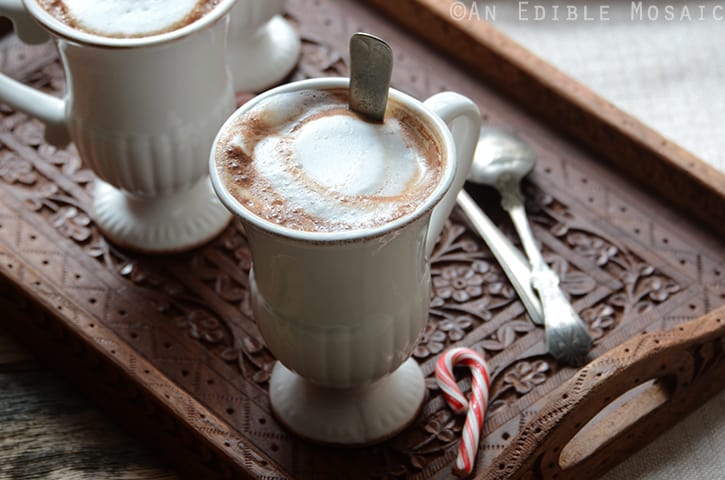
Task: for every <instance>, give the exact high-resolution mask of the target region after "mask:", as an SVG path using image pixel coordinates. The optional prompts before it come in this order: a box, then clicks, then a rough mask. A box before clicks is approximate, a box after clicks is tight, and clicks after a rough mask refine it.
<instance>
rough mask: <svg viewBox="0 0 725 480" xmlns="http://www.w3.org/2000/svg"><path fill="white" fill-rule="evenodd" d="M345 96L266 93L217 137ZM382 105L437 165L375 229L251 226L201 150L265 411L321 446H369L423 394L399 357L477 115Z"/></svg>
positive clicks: (413, 330) (451, 97)
mask: <svg viewBox="0 0 725 480" xmlns="http://www.w3.org/2000/svg"><path fill="white" fill-rule="evenodd" d="M347 86H348V79H346V78H321V79H313V80H306V81H301V82H295V83H292V84H287V85H284V86H282V87H278V88H275V89H273V90H270V91H268V92H266V93H264V94H262V95H260V96H258V97H256V98H255V99H252V100H250V101H249V102H248V103H247V104H245V105H244V106H242V107H241V108H240V109H239V110H237V112H235V114H233V115H232V116H231V117H230V119H229V120H228V121H227V122H226V123H225V125H224V126H223V127H222V129H221V130H222V131H224V130H225V129H226V128H227V127H229V126H231V125H233V124H234V122H236V121H238V120H237V119H238V118H239V116H240V115H242V114H243V113H244V112H246V111H247V110H249V109H250V108H252V107H253V106H254V105H256V104H257V103H258V102H259V101H261V100H263V99H265V98H267V97H269V96H274V95H278V94H281V93H286V92H291V91H296V90H300V89H340V88H347ZM390 96H391V98H392V100H393V101H395V102H397V103H399V104H400V105H402V106H403V107H404V108H405V109H406V110H407V111H410V112H412V115H413V116H414V118H415V119H416V121H417V122H421V123H422V124H424V125H426V126H427V127H428V130H429V131H431V132H432V133H433V134H434V135H433V136H434V137H435V139H436V140H435V141H436V142H437V143H438V147H439V150H440V152H441V156H442V159H443V160H442V162H441V163H442V165H443V167H442V174H441V178H440V181H439V182H438V184H437V185H436V186H435V188H434V189H433V190H432V191H431V192H430V194H429V195H428V197H427V198H426V199H425V200H424V201H423V203H422V204H421V205H420V206H419V207H418V208H416V210H415V211H413V212H411V213H410V214H408V215H405V216H403V217H401V218H398V219H396V220H394V221H392V222H389V223H386V224H384V225H382V226H380V227H377V228H371V229H366V230H357V231H337V232H305V231H299V230H291V229H289V228H285V227H282V226H280V225H278V224H275V223H272V222H269V221H266V220H263V219H261V218H260V217H257V216H256V215H254V214H253V213H250V212H249V211H248V210H246V209H245V208H244V206H243V205H242V204H240V203H239V202H238V201H237V200H236V199H235V198H234V197H233V196H232V195H231V194H230V193H229V191H228V190H227V189H226V188H225V187H224V184H223V183H222V182H221V181H220V177H219V175H218V172H217V167H216V163H215V158H214V151H215V150H216V147H212V156H211V160H210V161H211V164H210V171H211V179H212V185H213V186H214V189H215V190H216V192H217V194H218V195H219V196H220V199H221V200H222V202H223V203H224V204H225V205H226V206H227V207H228V208H229V209H230V210H231V211H232V212H233V213H234V214H236V215H238V216H240V217H241V219H242V222H243V224H244V228H245V232H246V234H247V238H248V241H249V246H250V250H251V255H252V265H253V266H252V271H251V272H250V286H251V294H252V306H253V311H254V315H255V319H256V322H257V324H258V325H259V328H260V331H261V332H262V335H263V337H264V339H265V341H266V343H267V345H268V347H269V349H270V350H271V352H272V353H273V354H274V355H275V356H276V358H277V359H279V361H280V363H278V364H277V366H276V367H275V369H274V372H273V374H272V378H271V380H270V402H271V406H272V409H273V411H274V412H275V414H276V416H277V417H278V418H279V420H280V421H281V422H282V423H283V424H285V425H287V427H289V428H290V429H291V430H292V431H294V432H296V433H298V434H300V435H301V436H304V437H306V438H310V439H313V440H316V441H321V442H325V443H331V444H348V445H349V444H353V445H360V444H367V443H371V442H376V441H379V440H382V439H385V438H388V437H389V436H391V435H393V434H395V433H396V432H398V431H400V430H401V429H402V428H404V427H405V426H406V425H407V424H408V423H409V422H411V421H412V420H413V419H414V418H415V416H416V414H417V412H418V409H419V408H420V406H421V404H422V402H423V400H424V397H425V386H424V379H423V375H422V373H421V371H420V368H419V367H418V364H417V363H416V362H415V361H414V360H412V359H410V355H411V352H412V351H413V348H414V347H415V343H416V340H417V338H418V335H419V334H420V333H421V331H422V330H423V329H424V327H425V325H426V323H427V321H428V305H429V301H430V254H431V251H432V249H433V246H434V244H435V242H436V240H437V238H438V235H439V233H440V231H441V229H442V227H443V224H444V222H445V221H446V219H447V217H448V214H449V213H450V211H451V209H452V207H453V205H454V203H455V200H456V194H457V192H458V191H459V190H460V189H461V188H462V186H463V183H464V182H465V179H466V176H467V174H468V170H469V168H470V165H471V160H472V157H473V151H474V149H475V145H476V142H477V139H478V132H479V128H480V122H481V120H480V116H479V112H478V108H477V107H476V105H475V104H474V103H473V102H471V101H470V100H469V99H467V98H465V97H462V96H461V95H458V94H455V93H451V92H446V93H440V94H437V95H434V96H433V97H431V98H429V99H428V100H426V101H425V102H420V101H418V100H416V99H414V98H412V97H410V96H408V95H405V94H403V93H401V92H399V91H396V90H392V89H391V90H390ZM449 125H450V126H451V127H449ZM221 135H222V133H221V132H220V134H219V135H218V136H217V140H216V141H215V144H216V143H217V142H218V141H219V139H220V137H221ZM332 154H333V155H334V153H332Z"/></svg>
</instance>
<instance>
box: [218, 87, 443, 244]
mask: <svg viewBox="0 0 725 480" xmlns="http://www.w3.org/2000/svg"><path fill="white" fill-rule="evenodd" d="M442 161H443V160H442V154H441V147H440V145H439V140H438V137H437V136H436V135H435V133H434V131H433V129H432V127H430V126H429V125H427V124H426V123H425V122H424V121H422V120H420V119H419V115H418V116H416V115H415V114H414V113H413V112H411V111H409V110H408V109H407V108H406V107H405V106H403V105H401V104H398V103H397V102H396V101H395V100H394V99H392V98H391V99H390V101H389V103H388V108H387V112H386V116H385V120H384V122H382V123H377V122H371V121H369V120H367V119H365V118H364V117H362V116H360V115H358V114H357V113H355V112H353V111H351V110H350V108H349V107H348V93H347V90H346V89H331V90H313V89H309V90H299V91H294V92H287V93H280V94H278V95H274V96H271V97H267V98H265V99H263V100H261V101H259V103H257V104H256V105H254V106H253V107H252V108H251V109H249V110H247V111H246V112H244V113H243V114H242V115H241V116H240V117H238V118H237V119H236V120H235V121H234V122H232V123H231V124H230V125H229V126H227V128H226V129H225V130H224V131H222V132H221V134H220V137H219V142H218V143H217V146H216V151H215V162H216V168H217V173H218V175H219V178H220V180H221V182H222V183H223V184H224V186H225V188H226V189H227V190H228V191H229V192H230V193H231V195H232V196H233V197H234V198H236V200H237V201H238V202H239V203H240V204H241V205H242V206H244V208H245V209H247V210H248V211H250V212H251V213H253V214H254V215H256V216H257V217H261V218H262V219H264V220H266V221H268V222H272V223H275V224H278V225H281V226H283V227H286V228H290V229H293V230H302V231H312V232H334V231H347V230H364V229H370V228H375V227H378V226H380V225H384V224H386V223H389V222H391V221H393V220H395V219H397V218H400V217H403V216H406V215H408V214H410V213H411V212H413V211H415V209H416V208H417V207H418V206H420V205H421V204H422V203H423V202H424V201H425V200H426V199H427V198H428V197H429V196H430V194H431V192H432V191H433V190H434V189H435V188H436V186H437V185H438V184H439V182H440V178H441V171H442V168H443V166H442Z"/></svg>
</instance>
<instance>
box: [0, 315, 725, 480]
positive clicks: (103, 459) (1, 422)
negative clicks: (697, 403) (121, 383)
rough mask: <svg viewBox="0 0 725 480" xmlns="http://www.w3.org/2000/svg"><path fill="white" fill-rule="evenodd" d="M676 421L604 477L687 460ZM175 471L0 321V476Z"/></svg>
mask: <svg viewBox="0 0 725 480" xmlns="http://www.w3.org/2000/svg"><path fill="white" fill-rule="evenodd" d="M723 402H725V392H723V393H721V394H720V395H718V396H716V398H714V399H713V400H711V401H710V402H709V403H708V404H706V406H704V407H702V408H701V409H700V410H698V411H696V412H695V413H693V414H692V415H690V416H688V417H687V418H686V419H684V420H683V422H682V425H684V427H685V428H686V429H687V428H689V430H690V431H691V432H690V433H691V435H694V436H696V437H699V436H701V435H702V433H703V431H702V430H701V426H700V425H699V424H698V423H697V422H698V418H700V417H702V415H703V414H702V411H704V410H705V409H709V410H708V411H709V412H710V414H709V416H710V417H713V416H714V417H713V418H717V414H716V413H714V412H717V409H718V408H719V407H718V405H723ZM707 416H708V415H705V417H707ZM715 423H716V424H717V425H720V427H718V426H717V425H716V426H714V427H712V428H722V427H723V421H722V420H721V421H719V422H715ZM679 428H680V427H679V426H676V427H675V428H673V429H671V430H670V431H669V432H667V433H666V434H665V435H663V436H662V437H660V438H658V439H657V440H656V441H655V442H653V443H652V444H651V445H650V446H649V447H647V449H645V450H644V451H642V452H638V453H636V454H635V455H633V457H631V458H630V459H628V460H627V461H625V462H623V463H622V464H621V465H618V466H617V467H615V468H614V469H613V470H612V471H610V472H609V473H608V474H606V475H605V479H606V480H625V479H629V478H633V477H632V474H633V473H635V474H636V475H637V476H638V477H639V478H647V479H654V478H661V473H662V472H678V471H683V469H684V470H687V469H688V468H690V467H691V465H689V467H688V459H687V458H684V457H682V456H679V457H678V456H677V455H675V456H673V457H672V458H665V459H662V458H661V455H658V454H657V451H658V449H660V450H662V449H663V448H664V449H665V450H667V445H665V446H664V447H663V446H662V445H660V443H661V442H665V443H668V442H669V443H670V444H676V443H677V439H676V438H675V439H674V440H673V435H674V434H675V432H674V431H675V430H678V429H679ZM658 445H659V446H658ZM670 446H671V445H670ZM704 447H705V446H704V445H702V446H701V448H704ZM670 450H671V448H670ZM653 452H654V453H653ZM657 457H660V460H662V462H660V466H659V467H658V468H657V469H652V468H649V467H643V466H642V465H643V464H644V465H646V464H647V463H648V462H649V463H652V462H651V460H652V459H653V458H657ZM685 457H686V456H685ZM711 460H712V459H711ZM658 472H659V473H658ZM178 478H180V476H179V475H178V474H177V473H176V472H175V471H174V469H173V468H171V467H170V466H169V465H168V464H167V463H165V462H164V461H163V460H162V459H161V457H160V455H158V454H157V453H156V451H155V450H154V448H153V446H151V445H146V444H144V443H143V442H142V441H141V439H138V438H136V437H132V436H130V435H129V434H128V433H126V432H125V431H124V428H123V425H122V422H121V421H120V420H118V419H112V418H109V417H108V416H107V415H106V414H105V413H103V412H101V411H100V410H99V409H98V408H97V407H96V406H95V405H94V404H93V403H91V401H90V400H88V399H86V398H85V397H84V396H83V395H82V394H81V393H80V392H78V390H77V389H76V388H75V387H74V386H73V385H72V384H71V383H70V382H69V381H68V380H67V379H65V378H64V377H60V376H59V375H58V374H57V373H56V372H54V371H53V369H52V368H51V367H49V366H48V365H45V364H43V363H41V362H40V361H38V360H37V359H36V358H35V357H34V356H33V355H32V354H31V353H29V352H28V351H27V349H25V348H24V347H23V346H21V345H20V344H19V343H18V341H17V339H15V338H14V337H13V336H11V335H10V334H8V333H7V332H5V331H4V330H2V328H0V479H1V480H6V479H7V480H31V479H32V480H38V479H64V480H86V479H94V480H95V479H114V480H116V479H118V480H123V479H135V480H161V479H163V480H175V479H178ZM713 480H714V479H713Z"/></svg>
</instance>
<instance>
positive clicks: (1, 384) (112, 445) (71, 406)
mask: <svg viewBox="0 0 725 480" xmlns="http://www.w3.org/2000/svg"><path fill="white" fill-rule="evenodd" d="M16 310H17V303H13V304H12V305H4V304H3V305H2V307H0V311H1V312H2V315H3V316H4V318H3V319H4V320H6V321H8V320H10V318H12V320H13V321H19V322H22V321H28V320H29V319H28V318H27V317H25V316H22V315H19V316H16V315H15V314H14V313H11V312H15V311H16ZM122 425H123V417H122V418H118V419H116V421H114V420H113V419H111V418H109V417H108V416H106V415H104V414H102V413H101V412H100V411H99V410H98V408H97V407H96V404H95V403H93V402H91V401H90V400H88V399H87V398H85V397H83V396H82V395H81V394H80V393H79V392H78V391H77V390H76V389H74V388H72V386H71V385H70V384H68V382H66V381H64V380H63V379H62V378H61V377H59V376H58V375H57V373H56V372H54V371H52V370H50V369H49V368H48V366H47V365H45V364H44V363H43V362H41V361H39V360H37V358H36V357H35V356H34V355H32V354H30V353H29V351H28V350H27V349H25V348H23V347H22V346H21V345H20V344H18V342H17V340H16V339H14V338H13V337H12V336H11V335H9V334H7V333H6V332H5V331H4V329H0V439H1V440H0V442H1V443H2V450H1V451H0V478H5V479H13V480H32V479H40V478H63V479H68V480H90V479H99V478H113V479H132V478H135V479H139V478H143V479H146V480H172V479H175V478H178V476H177V475H176V474H175V473H174V471H173V470H172V469H171V468H170V467H169V466H168V465H165V464H163V463H162V462H161V461H160V459H159V456H158V455H157V454H156V453H155V450H154V449H153V447H151V446H149V445H147V444H146V443H144V442H143V441H139V439H138V438H136V437H132V436H131V435H129V434H128V433H126V432H125V431H124V429H123V426H122Z"/></svg>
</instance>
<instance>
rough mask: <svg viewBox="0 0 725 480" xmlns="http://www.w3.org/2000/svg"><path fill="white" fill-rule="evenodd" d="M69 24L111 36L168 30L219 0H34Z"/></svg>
mask: <svg viewBox="0 0 725 480" xmlns="http://www.w3.org/2000/svg"><path fill="white" fill-rule="evenodd" d="M37 2H38V4H39V5H40V6H42V7H43V8H44V9H45V10H46V11H47V12H48V13H50V14H51V15H52V16H53V17H55V18H56V19H57V20H59V21H60V22H62V23H64V24H66V25H68V26H69V27H71V28H75V29H77V30H81V31H84V32H86V33H90V34H93V35H99V36H102V37H111V38H138V37H148V36H152V35H158V34H161V33H166V32H171V31H174V30H177V29H179V28H182V27H185V26H186V25H189V24H190V23H193V22H195V21H196V20H198V19H199V18H201V17H202V16H204V15H205V14H207V13H208V12H210V11H212V10H213V9H214V7H216V6H217V4H218V3H219V0H173V1H168V0H37Z"/></svg>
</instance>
